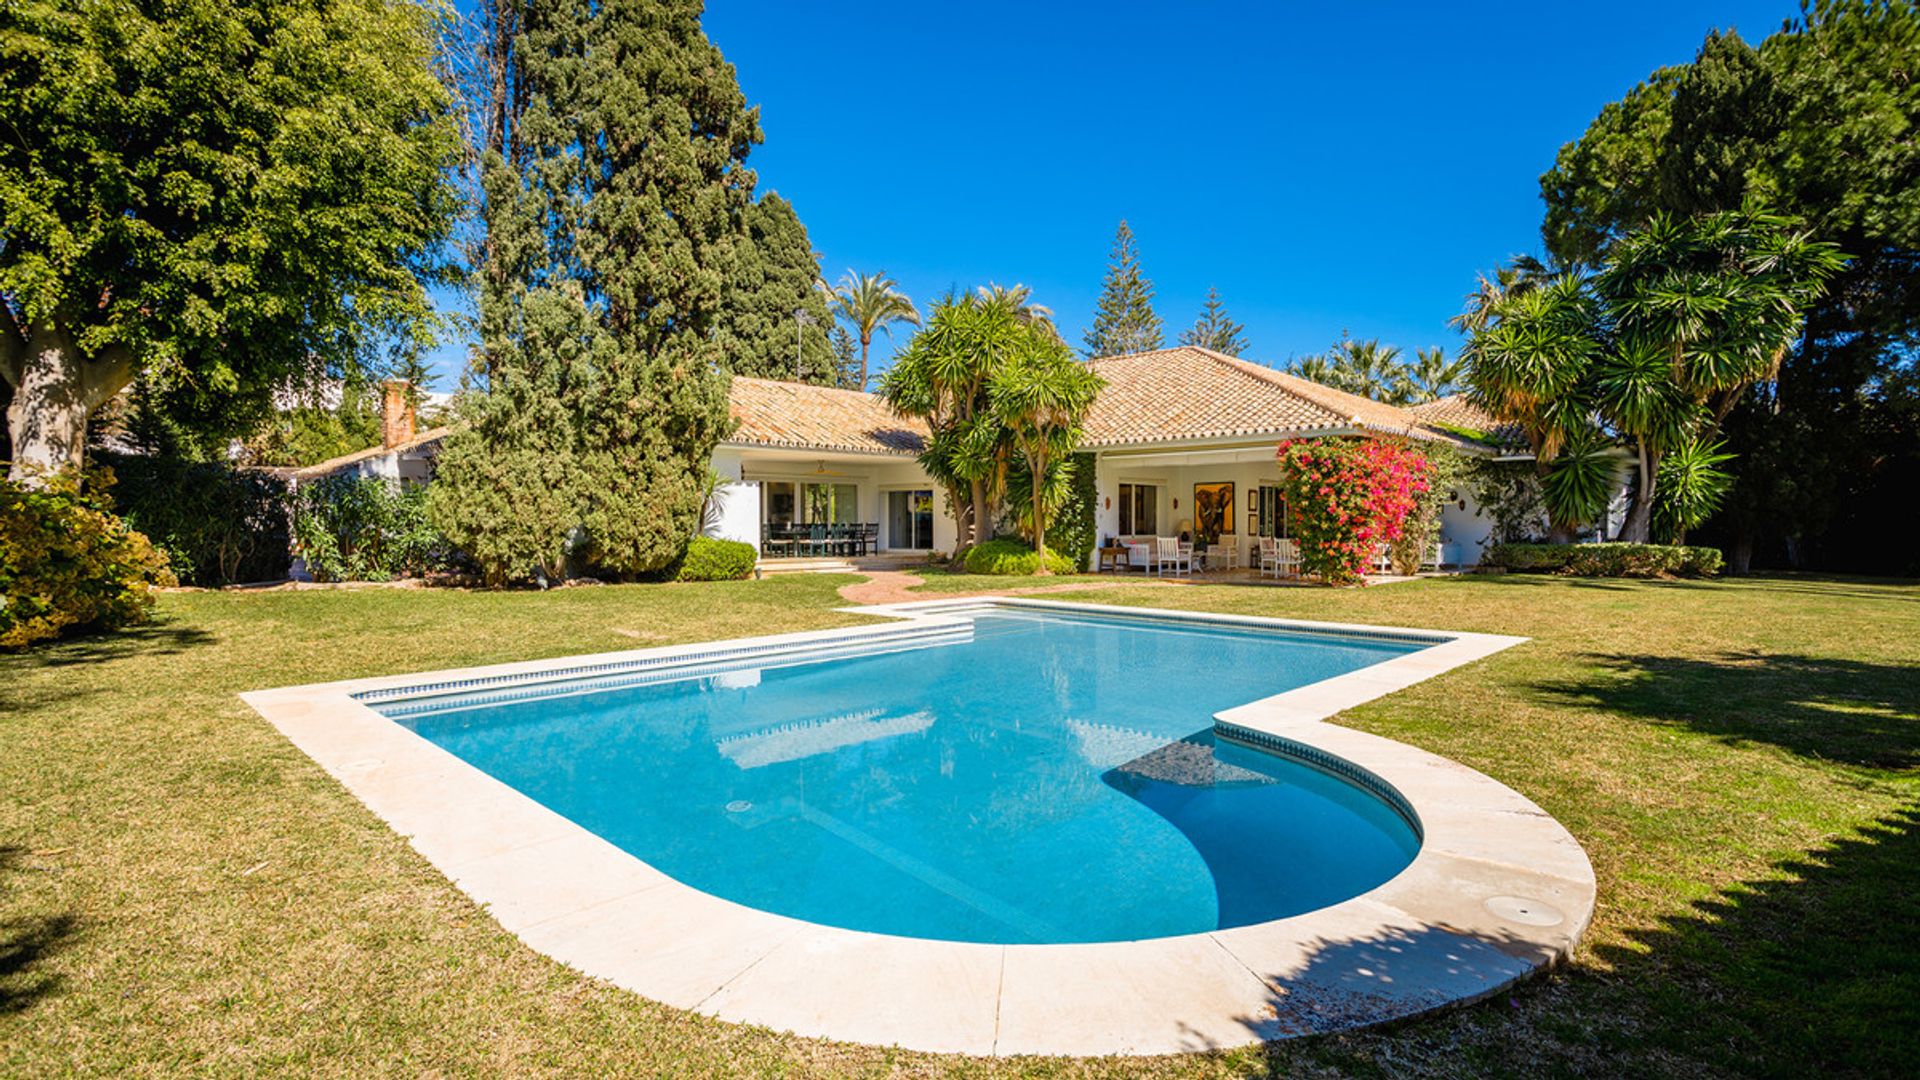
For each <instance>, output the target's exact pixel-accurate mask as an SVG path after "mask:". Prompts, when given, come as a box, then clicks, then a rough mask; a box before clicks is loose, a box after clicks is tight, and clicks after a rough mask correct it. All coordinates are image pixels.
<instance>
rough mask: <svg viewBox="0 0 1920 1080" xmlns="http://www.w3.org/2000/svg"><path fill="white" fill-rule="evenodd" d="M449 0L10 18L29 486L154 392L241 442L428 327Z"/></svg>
mask: <svg viewBox="0 0 1920 1080" xmlns="http://www.w3.org/2000/svg"><path fill="white" fill-rule="evenodd" d="M440 18H441V16H440V14H439V12H438V9H435V8H430V7H427V6H424V5H419V4H411V3H391V2H387V0H333V2H330V3H324V4H316V3H311V2H306V0H255V2H252V3H248V4H244V5H240V4H234V3H230V2H228V0H169V2H165V3H161V2H157V0H135V2H126V3H114V4H108V3H81V4H76V3H52V2H43V0H21V2H17V3H9V4H5V5H0V115H4V116H5V117H6V122H5V123H4V124H0V377H3V378H4V379H5V381H6V382H7V383H9V384H10V385H11V386H12V388H13V400H12V404H11V407H10V413H9V418H8V420H9V423H8V429H9V434H10V436H11V444H12V445H11V459H12V462H13V466H12V468H13V473H14V475H15V476H26V475H29V474H35V473H39V472H41V471H54V470H61V469H68V468H73V467H76V466H78V465H79V464H81V461H82V456H83V453H84V440H85V431H86V421H87V417H88V415H89V414H90V413H92V412H93V411H94V410H96V409H98V408H100V407H101V406H102V405H103V404H105V403H106V402H107V401H108V400H110V399H112V398H113V397H114V396H115V395H117V394H119V393H120V391H121V390H123V389H125V388H126V387H127V386H128V385H129V384H131V383H132V382H134V381H135V380H140V381H141V382H142V383H144V384H145V385H146V386H147V387H148V389H149V391H150V393H149V395H148V400H149V401H151V402H152V403H153V404H154V405H155V407H157V408H162V409H164V410H166V412H167V413H168V414H169V417H170V418H171V419H172V420H173V421H175V422H177V423H180V424H183V425H189V426H192V427H195V428H198V429H201V430H205V431H209V432H212V433H215V434H220V433H228V432H237V431H239V430H241V429H243V428H244V427H245V426H246V424H247V423H248V422H249V421H251V420H254V419H257V418H258V417H259V416H260V415H261V414H263V413H264V412H265V410H266V409H267V407H268V405H269V403H270V401H271V398H272V394H273V392H274V391H275V390H277V389H280V388H282V387H284V386H287V385H289V384H299V383H305V382H311V381H313V380H315V379H317V378H318V377H319V376H321V375H323V374H334V375H340V374H344V373H347V372H350V371H352V370H354V369H356V368H358V367H360V366H362V365H364V364H367V363H368V362H369V361H370V360H372V359H373V358H374V357H375V356H376V355H377V350H378V349H379V348H380V347H381V346H383V345H391V344H393V343H395V342H396V341H399V342H410V343H411V344H413V345H418V344H420V343H421V341H420V339H421V338H423V337H424V336H425V335H426V334H427V333H428V332H429V322H428V320H427V318H426V316H427V315H428V314H429V308H428V305H427V302H426V299H425V294H424V290H423V286H422V279H423V277H428V276H431V275H433V274H434V273H436V265H435V259H436V254H437V252H438V250H439V247H440V245H441V242H442V240H443V238H444V237H445V236H446V235H447V232H448V229H449V227H450V222H451V219H452V216H453V210H454V199H453V197H452V193H451V189H450V187H449V185H448V184H447V182H446V179H445V170H446V169H447V167H448V166H449V165H450V164H451V163H452V162H453V160H454V159H455V157H456V154H457V138H456V135H455V132H454V129H453V127H452V125H451V123H450V120H449V98H448V95H447V93H446V91H445V90H444V88H443V87H442V85H441V83H440V82H439V80H438V79H437V78H436V76H435V73H434V70H433V66H432V60H433V50H434V44H435V40H436V35H437V31H438V29H439V20H440Z"/></svg>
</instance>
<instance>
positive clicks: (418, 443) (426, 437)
mask: <svg viewBox="0 0 1920 1080" xmlns="http://www.w3.org/2000/svg"><path fill="white" fill-rule="evenodd" d="M451 434H453V429H452V428H450V427H437V428H428V429H427V430H426V431H423V432H421V433H420V434H418V435H415V436H414V437H413V438H411V439H408V440H407V441H406V442H403V443H400V444H399V445H397V446H393V447H386V446H369V447H367V448H366V449H365V450H355V451H354V452H353V453H351V454H342V455H340V456H339V457H337V458H328V459H327V460H326V461H322V462H320V463H318V464H315V465H308V466H305V467H304V468H298V469H274V470H267V471H273V472H279V473H282V474H283V475H286V476H291V477H292V478H294V479H295V480H316V479H319V478H320V477H322V476H331V475H333V474H334V473H337V472H339V471H340V470H342V469H344V468H346V467H348V466H349V465H358V464H359V463H360V462H362V461H368V460H371V459H373V458H377V457H381V456H384V455H386V454H408V453H412V452H413V451H415V450H423V449H424V450H428V451H437V450H439V448H440V447H439V443H440V440H441V439H444V438H446V437H447V436H448V435H451Z"/></svg>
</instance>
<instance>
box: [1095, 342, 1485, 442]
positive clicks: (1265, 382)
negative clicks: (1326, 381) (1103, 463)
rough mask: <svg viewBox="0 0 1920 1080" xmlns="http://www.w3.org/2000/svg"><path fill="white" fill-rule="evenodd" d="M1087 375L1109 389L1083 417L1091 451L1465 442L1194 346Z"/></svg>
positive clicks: (1133, 358) (1405, 414) (1131, 358)
mask: <svg viewBox="0 0 1920 1080" xmlns="http://www.w3.org/2000/svg"><path fill="white" fill-rule="evenodd" d="M1092 367H1093V370H1094V371H1095V372H1096V373H1097V374H1099V376H1100V377H1101V378H1103V379H1105V380H1106V381H1107V386H1106V389H1104V390H1102V391H1101V392H1100V397H1099V398H1098V400H1096V401H1095V402H1094V405H1093V409H1092V411H1091V412H1089V413H1088V415H1087V425H1086V427H1087V438H1086V445H1088V446H1119V445H1131V444H1136V443H1159V442H1176V441H1184V440H1190V439H1226V438H1232V437H1234V436H1240V435H1255V436H1274V437H1276V438H1281V437H1285V436H1288V435H1295V434H1299V435H1311V434H1314V433H1316V432H1330V431H1351V430H1354V429H1362V430H1367V431H1378V432H1382V433H1387V434H1394V435H1406V436H1410V437H1412V438H1416V439H1431V440H1436V441H1444V442H1456V443H1457V442H1461V441H1462V440H1461V439H1460V438H1459V437H1458V436H1455V435H1452V434H1449V433H1447V432H1444V431H1442V430H1440V429H1437V428H1433V427H1429V426H1427V425H1426V424H1423V423H1421V422H1420V420H1419V419H1418V418H1417V417H1415V416H1414V415H1413V414H1412V413H1410V412H1409V411H1408V410H1406V409H1402V408H1399V407H1397V406H1393V405H1385V404H1382V403H1380V402H1378V401H1373V400H1371V399H1369V398H1364V397H1360V396H1359V395H1357V394H1349V393H1346V392H1345V391H1341V390H1335V389H1332V388H1331V387H1326V386H1321V385H1320V384H1319V383H1316V382H1309V381H1308V380H1306V379H1302V378H1300V377H1299V376H1297V375H1290V374H1288V373H1286V372H1284V371H1275V370H1274V369H1273V368H1269V367H1262V366H1261V365H1259V364H1255V363H1251V362H1249V361H1246V360H1240V359H1236V358H1234V357H1231V356H1227V355H1225V354H1222V353H1217V352H1213V351H1212V350H1209V349H1202V348H1198V347H1196V346H1191V345H1183V346H1180V347H1179V348H1174V349H1158V350H1155V351H1153V352H1144V353H1129V354H1127V355H1125V356H1108V357H1102V358H1101V359H1099V360H1095V361H1092Z"/></svg>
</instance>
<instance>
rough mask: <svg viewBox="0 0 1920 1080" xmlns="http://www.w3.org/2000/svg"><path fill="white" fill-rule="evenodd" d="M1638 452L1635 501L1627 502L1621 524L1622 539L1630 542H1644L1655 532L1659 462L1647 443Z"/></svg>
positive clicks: (1634, 491)
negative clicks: (1655, 483)
mask: <svg viewBox="0 0 1920 1080" xmlns="http://www.w3.org/2000/svg"><path fill="white" fill-rule="evenodd" d="M1635 449H1636V451H1637V452H1638V454H1637V458H1638V465H1639V470H1640V472H1639V481H1640V482H1639V483H1638V484H1635V485H1634V488H1633V501H1632V502H1631V503H1629V504H1627V520H1626V521H1625V522H1624V523H1622V524H1621V526H1620V539H1622V540H1624V541H1626V542H1627V543H1629V544H1644V543H1646V542H1647V541H1648V539H1649V537H1651V535H1652V533H1653V495H1654V491H1653V485H1654V476H1655V475H1656V474H1657V470H1658V468H1659V462H1658V461H1657V460H1656V459H1655V457H1654V455H1653V454H1652V453H1651V452H1650V451H1648V450H1647V446H1646V444H1645V443H1641V444H1639V445H1638V446H1637V447H1635Z"/></svg>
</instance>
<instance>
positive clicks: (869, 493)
mask: <svg viewBox="0 0 1920 1080" xmlns="http://www.w3.org/2000/svg"><path fill="white" fill-rule="evenodd" d="M1092 365H1093V369H1094V370H1095V371H1096V372H1098V373H1099V375H1100V377H1101V378H1102V379H1104V380H1106V384H1107V385H1106V388H1105V389H1104V390H1102V391H1101V393H1100V396H1099V398H1098V399H1097V400H1096V401H1095V403H1094V406H1093V409H1092V411H1091V413H1090V414H1089V415H1088V417H1087V421H1086V438H1085V439H1084V440H1083V441H1082V443H1081V450H1082V451H1083V452H1087V453H1091V454H1093V455H1094V462H1095V481H1094V483H1095V490H1096V498H1097V500H1098V501H1097V517H1096V530H1097V533H1098V535H1099V536H1101V537H1131V536H1154V535H1162V536H1171V535H1176V534H1179V533H1189V534H1192V535H1194V536H1195V537H1196V538H1197V539H1199V540H1203V541H1205V542H1207V543H1215V542H1219V543H1223V544H1225V545H1227V546H1230V547H1233V548H1235V549H1236V551H1237V555H1238V558H1237V564H1238V565H1240V566H1246V565H1247V564H1248V563H1247V560H1248V558H1249V556H1250V549H1251V547H1252V545H1253V544H1254V543H1255V542H1256V541H1257V538H1259V537H1263V536H1286V535H1288V521H1287V512H1286V505H1285V503H1284V501H1283V500H1282V498H1281V495H1280V488H1279V480H1280V477H1279V467H1278V464H1277V462H1276V459H1275V447H1276V446H1277V444H1279V443H1280V442H1282V441H1284V440H1287V439H1297V438H1316V437H1323V436H1332V435H1389V436H1396V437H1401V438H1407V439H1414V440H1418V441H1422V442H1431V443H1439V444H1444V445H1447V446H1451V447H1454V448H1456V449H1459V450H1461V451H1464V452H1466V453H1470V454H1476V455H1483V456H1489V457H1491V456H1494V455H1496V454H1498V453H1501V452H1502V451H1501V450H1500V448H1498V447H1496V446H1494V445H1492V444H1491V443H1489V442H1486V441H1482V440H1480V439H1476V438H1473V437H1471V436H1470V435H1468V434H1465V432H1467V431H1470V430H1472V429H1475V428H1479V429H1486V428H1488V427H1491V426H1492V425H1491V424H1490V423H1489V421H1488V420H1487V418H1486V417H1485V416H1484V414H1480V413H1479V412H1478V410H1476V409H1474V408H1473V406H1471V405H1470V404H1468V403H1467V402H1466V401H1465V400H1464V399H1462V398H1459V397H1452V398H1445V399H1442V400H1440V401H1436V402H1433V403H1431V404H1429V405H1426V406H1420V407H1416V408H1412V409H1403V408H1399V407H1396V406H1393V405H1386V404H1382V403H1380V402H1377V401H1373V400H1370V399H1368V398H1364V397H1360V396H1358V395H1355V394H1349V393H1345V392H1343V391H1340V390H1335V389H1332V388H1330V387H1326V386H1322V385H1320V384H1318V383H1314V382H1310V381H1308V380H1306V379H1302V378H1300V377H1298V376H1296V375H1290V374H1287V373H1286V372H1282V371H1276V370H1274V369H1272V368H1269V367H1263V366H1261V365H1259V364H1254V363H1250V362H1248V361H1245V360H1240V359H1236V358H1234V357H1231V356H1226V355H1223V354H1220V353H1216V352H1211V351H1208V350H1206V349H1202V348H1197V347H1194V346H1181V347H1178V348H1172V349H1160V350H1156V351H1153V352H1144V353H1133V354H1130V355H1125V356H1111V357H1105V358H1103V359H1099V360H1095V361H1093V362H1092ZM731 397H732V408H733V415H734V417H735V418H736V420H737V421H738V426H737V427H736V429H735V431H734V433H733V434H732V436H730V437H729V438H728V439H727V441H726V442H724V443H723V444H722V445H721V446H720V448H719V449H718V450H717V451H716V452H715V453H714V468H715V469H716V470H717V471H718V472H719V473H720V474H722V475H723V476H725V477H727V479H728V480H729V483H728V485H727V486H726V488H725V489H724V490H723V492H722V494H721V495H720V496H719V498H718V499H717V500H716V501H717V504H718V510H717V512H716V513H715V514H714V515H713V518H712V520H710V521H709V523H708V526H707V529H706V531H707V533H708V534H709V535H712V536H718V537H723V538H725V539H730V540H740V541H743V542H746V543H750V544H753V545H754V547H755V548H756V549H759V550H761V551H762V554H763V555H770V554H776V553H775V552H770V551H768V550H767V549H766V546H765V545H766V541H767V539H768V538H769V537H771V536H776V535H779V534H780V533H781V531H782V530H784V529H789V528H791V527H794V526H804V525H810V524H841V525H853V524H858V523H866V522H871V523H876V524H877V525H878V529H877V537H876V541H877V542H876V544H875V547H876V548H877V550H878V551H881V552H912V551H951V550H953V547H954V543H955V539H956V537H955V530H956V524H955V519H954V517H953V515H952V514H951V513H950V512H949V508H948V506H947V497H946V493H945V492H944V491H942V490H941V488H940V486H939V485H938V484H935V483H934V482H932V480H930V479H929V478H928V476H927V474H926V471H925V470H924V469H922V468H921V467H920V465H919V463H918V461H916V460H915V459H916V455H918V454H919V453H920V451H921V450H922V449H923V448H924V446H925V441H926V437H927V429H926V426H925V425H924V424H923V423H921V422H920V421H919V420H918V419H916V418H909V417H901V416H899V415H897V414H896V413H894V412H893V411H892V409H890V408H889V407H888V406H887V404H886V402H885V401H883V400H882V399H880V398H879V397H877V396H875V395H873V394H868V393H862V392H860V391H857V390H841V389H836V388H832V387H824V386H813V385H808V384H801V383H790V382H777V381H772V380H767V379H752V378H744V377H736V378H735V379H734V380H733V388H732V392H731ZM1450 494H1451V495H1452V496H1453V498H1451V499H1450V500H1449V503H1448V509H1447V511H1446V514H1445V517H1444V519H1443V522H1442V535H1441V541H1440V543H1441V550H1440V558H1439V559H1438V560H1437V561H1439V562H1442V563H1445V564H1448V565H1453V566H1470V565H1473V564H1474V563H1477V562H1478V561H1479V558H1480V553H1481V550H1482V545H1483V544H1484V543H1486V542H1487V539H1488V536H1489V533H1490V531H1491V524H1490V523H1489V522H1488V521H1487V520H1486V519H1485V518H1483V517H1481V516H1480V514H1479V512H1478V508H1477V507H1476V506H1475V505H1474V502H1473V499H1472V496H1471V493H1469V492H1465V491H1459V492H1452V493H1450Z"/></svg>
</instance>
